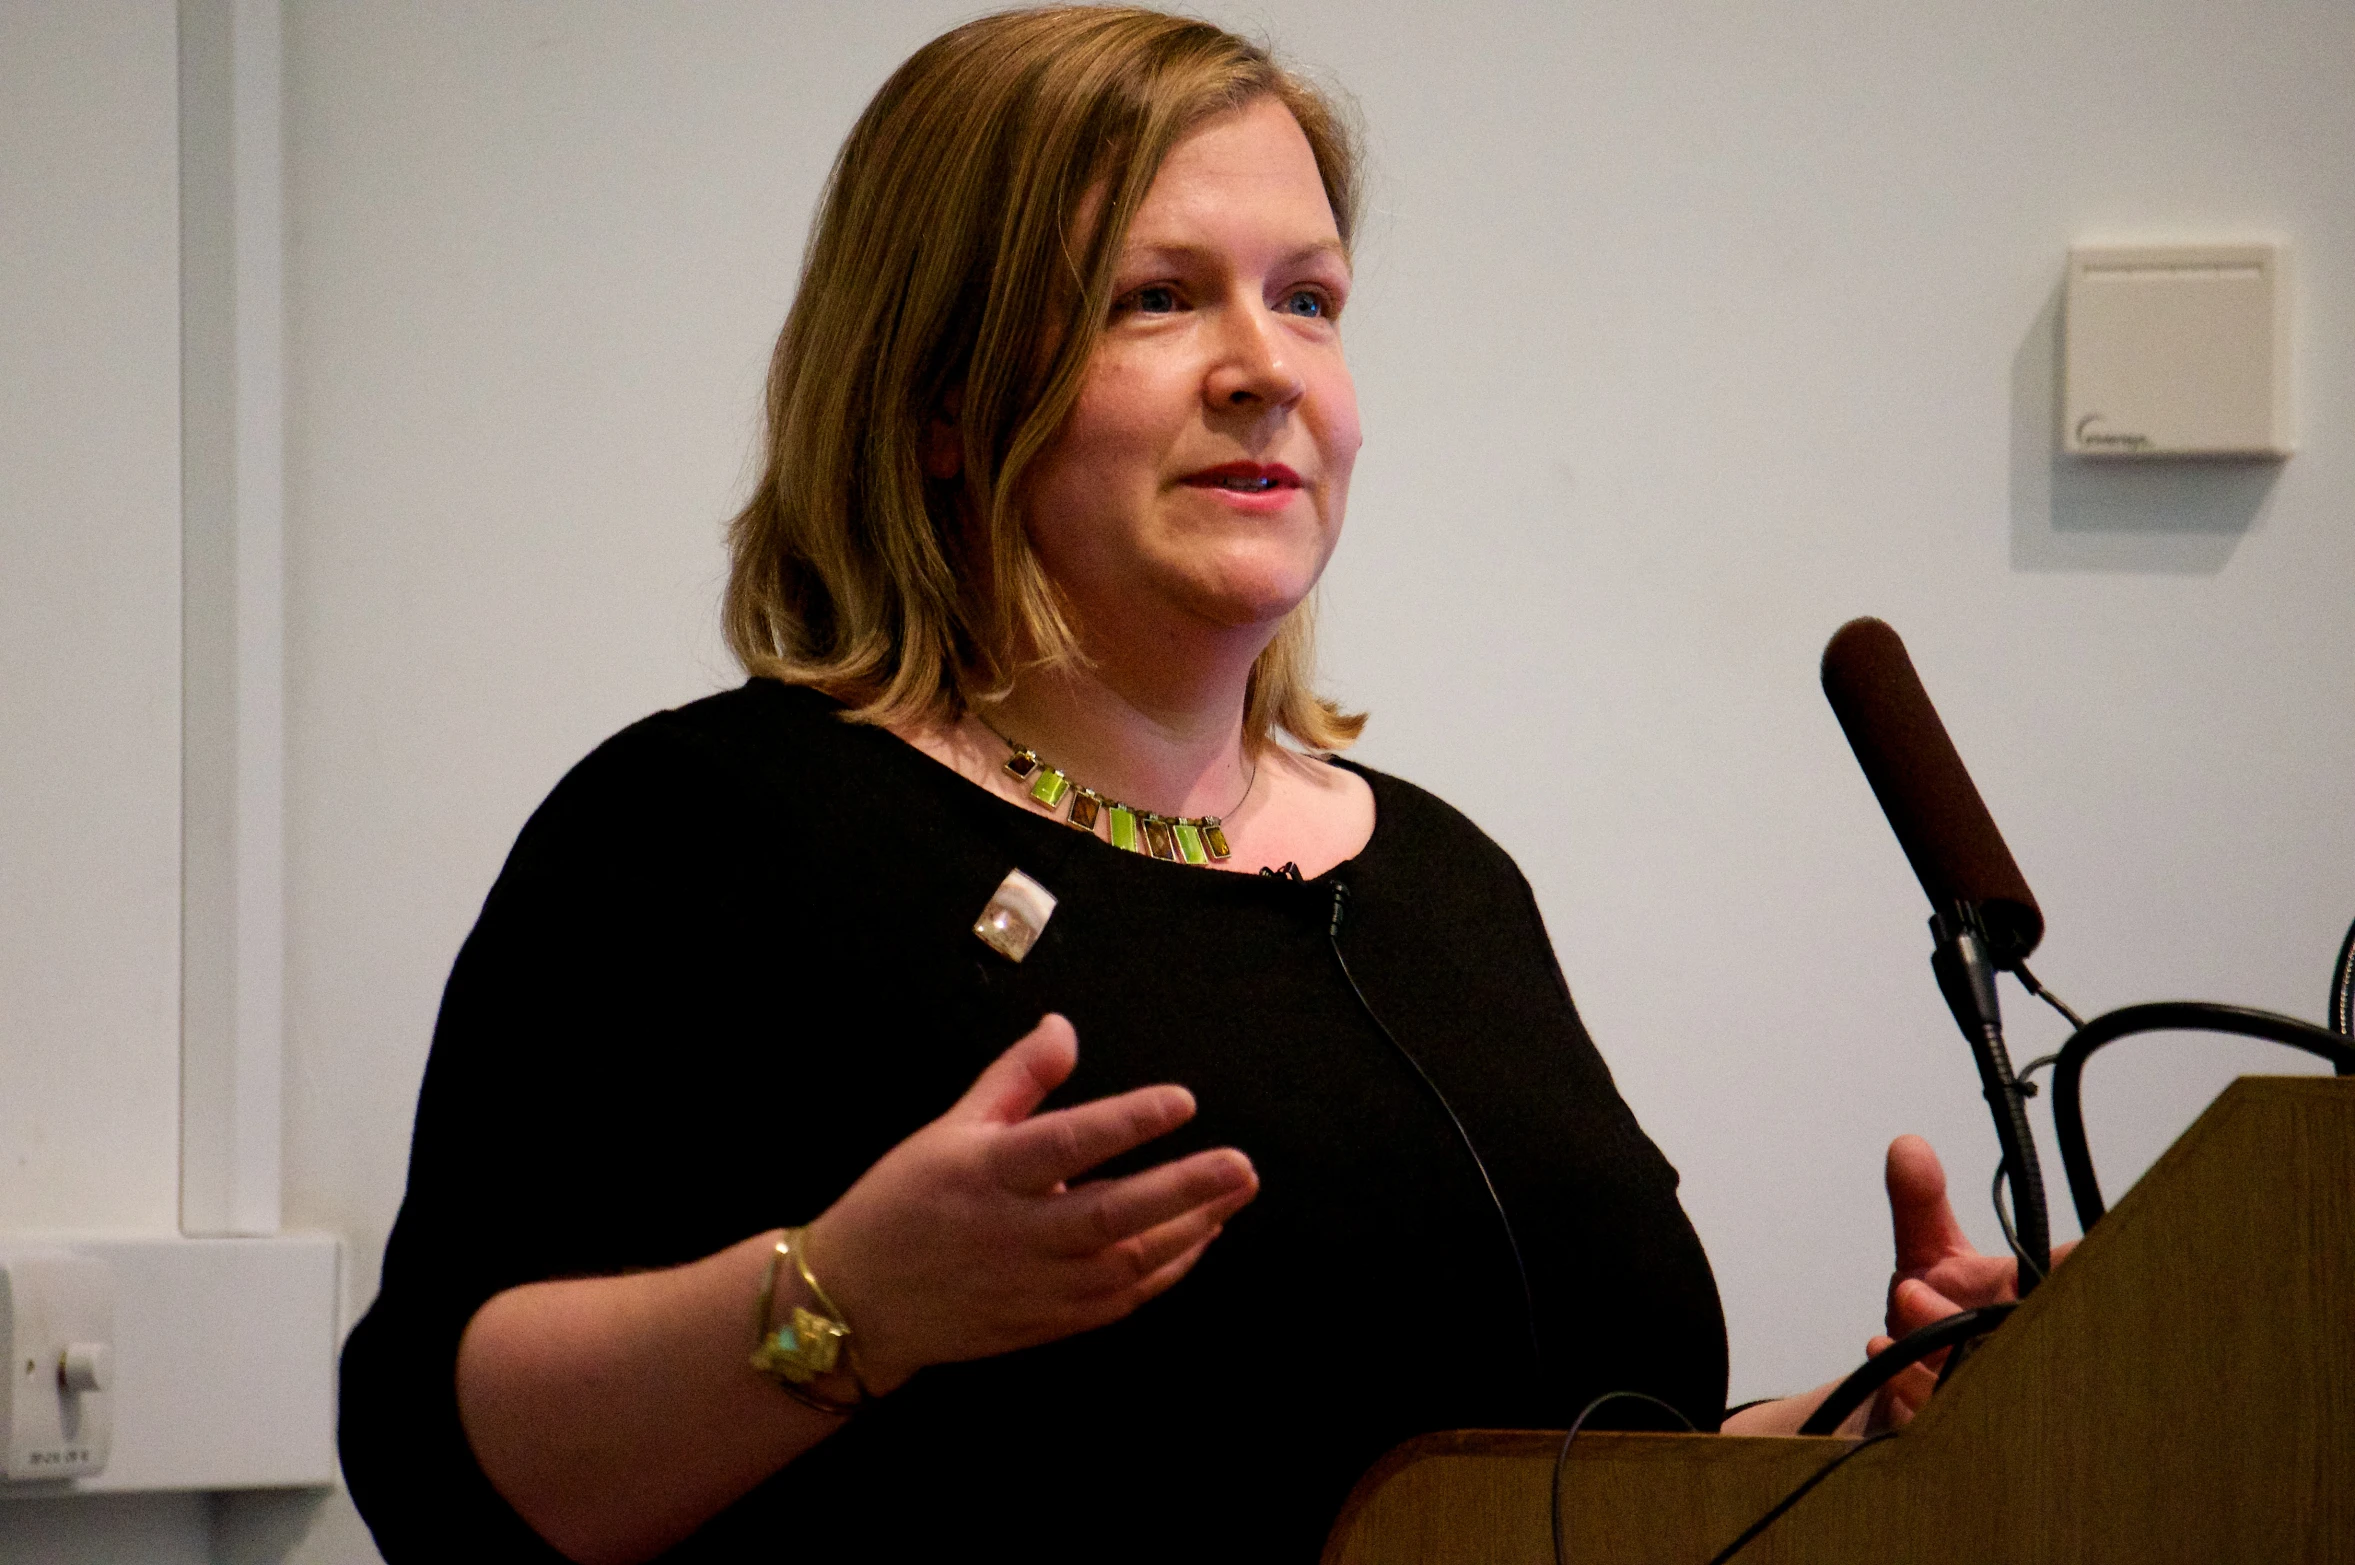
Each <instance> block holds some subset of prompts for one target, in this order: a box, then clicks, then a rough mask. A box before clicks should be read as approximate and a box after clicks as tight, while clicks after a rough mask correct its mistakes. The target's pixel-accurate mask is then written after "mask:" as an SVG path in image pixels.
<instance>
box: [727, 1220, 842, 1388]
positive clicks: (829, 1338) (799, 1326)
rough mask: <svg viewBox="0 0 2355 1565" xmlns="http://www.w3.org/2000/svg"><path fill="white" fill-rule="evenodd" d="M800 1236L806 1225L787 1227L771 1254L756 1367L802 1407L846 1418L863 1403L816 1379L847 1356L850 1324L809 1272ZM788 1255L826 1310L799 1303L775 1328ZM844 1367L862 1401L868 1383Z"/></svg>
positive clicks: (758, 1316) (756, 1321)
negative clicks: (820, 1386) (830, 1391)
mask: <svg viewBox="0 0 2355 1565" xmlns="http://www.w3.org/2000/svg"><path fill="white" fill-rule="evenodd" d="M801 1235H802V1230H801V1229H798V1228H788V1229H786V1230H785V1231H784V1235H783V1236H782V1237H781V1238H779V1239H778V1240H777V1248H776V1250H775V1252H774V1253H773V1254H771V1255H770V1257H769V1269H768V1273H767V1275H766V1277H765V1278H764V1279H763V1280H762V1282H761V1289H760V1301H759V1303H758V1304H756V1305H755V1306H754V1311H755V1313H754V1315H753V1322H752V1329H753V1334H754V1336H753V1348H752V1360H751V1362H752V1367H753V1368H754V1369H757V1370H759V1371H760V1372H761V1373H762V1374H764V1375H766V1376H768V1377H769V1378H770V1379H771V1380H774V1381H775V1382H776V1383H777V1384H778V1385H779V1386H780V1387H782V1388H783V1390H784V1392H785V1394H786V1395H787V1396H789V1397H791V1398H793V1400H794V1401H796V1402H799V1403H800V1404H801V1405H802V1406H804V1407H808V1408H814V1409H816V1410H817V1411H818V1412H821V1413H828V1414H831V1415H833V1416H834V1417H836V1418H847V1417H849V1416H850V1414H851V1412H852V1411H853V1410H854V1409H856V1408H857V1407H858V1405H859V1404H858V1401H850V1402H838V1401H836V1400H835V1399H834V1398H832V1397H829V1396H827V1395H825V1394H824V1393H823V1392H820V1391H819V1390H817V1389H816V1386H815V1384H814V1382H815V1381H816V1380H817V1379H818V1377H819V1376H821V1375H826V1374H831V1373H832V1372H833V1370H834V1367H835V1365H836V1364H837V1363H840V1362H841V1361H842V1358H843V1350H844V1349H845V1348H846V1347H847V1346H848V1345H849V1341H850V1327H849V1326H848V1325H847V1324H845V1323H844V1322H843V1321H842V1320H841V1319H840V1318H839V1316H840V1312H839V1311H838V1310H836V1309H835V1307H834V1304H833V1302H832V1301H831V1300H829V1299H828V1298H827V1297H826V1295H825V1293H824V1291H823V1290H821V1289H820V1288H819V1287H818V1280H817V1279H816V1278H815V1277H813V1276H811V1275H810V1268H809V1262H808V1261H806V1260H804V1259H802V1257H801V1255H800V1253H799V1249H800V1246H799V1244H798V1242H797V1241H799V1239H800V1238H801ZM788 1256H790V1257H792V1259H793V1263H794V1265H795V1267H796V1269H798V1270H799V1271H800V1273H801V1278H802V1281H803V1283H804V1284H805V1285H806V1286H807V1287H808V1288H809V1290H810V1297H811V1298H813V1299H815V1300H816V1301H817V1302H818V1304H819V1306H820V1307H821V1308H822V1309H824V1310H825V1311H826V1314H824V1315H820V1314H818V1313H817V1312H816V1311H814V1310H808V1309H804V1308H803V1307H802V1306H800V1305H798V1304H797V1305H795V1306H794V1307H793V1313H792V1314H791V1315H790V1316H788V1317H787V1318H786V1320H785V1323H784V1324H783V1325H781V1326H778V1327H777V1328H776V1329H774V1330H771V1329H770V1327H769V1316H770V1313H771V1312H772V1311H773V1310H774V1309H775V1308H776V1303H777V1278H778V1274H779V1272H780V1271H782V1269H783V1268H784V1265H785V1260H786V1258H787V1257H788ZM845 1367H849V1368H850V1375H851V1383H852V1384H853V1385H856V1386H857V1387H858V1388H859V1400H862V1401H863V1400H864V1399H865V1397H866V1394H867V1387H866V1383H865V1382H864V1381H863V1380H861V1379H860V1377H859V1373H858V1371H857V1369H856V1368H855V1367H851V1366H845Z"/></svg>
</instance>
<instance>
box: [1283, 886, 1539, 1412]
mask: <svg viewBox="0 0 2355 1565" xmlns="http://www.w3.org/2000/svg"><path fill="white" fill-rule="evenodd" d="M1348 906H1349V885H1348V882H1346V881H1340V880H1336V881H1334V882H1333V917H1332V921H1331V922H1330V923H1328V924H1327V925H1326V926H1325V940H1326V943H1327V944H1329V945H1330V946H1332V948H1333V961H1334V964H1335V965H1336V966H1338V967H1339V968H1340V969H1341V977H1342V981H1343V982H1345V983H1347V984H1348V985H1349V992H1350V993H1351V994H1353V995H1355V996H1357V1003H1358V1008H1359V1009H1360V1010H1362V1011H1364V1012H1365V1013H1366V1018H1367V1020H1369V1021H1371V1022H1372V1023H1373V1024H1374V1027H1375V1030H1377V1031H1378V1032H1380V1033H1381V1034H1382V1036H1383V1037H1385V1038H1387V1039H1389V1040H1390V1047H1391V1048H1393V1049H1396V1050H1397V1051H1398V1057H1399V1058H1400V1059H1402V1060H1404V1061H1406V1062H1407V1064H1408V1065H1410V1066H1412V1067H1413V1068H1414V1072H1415V1076H1416V1077H1417V1079H1419V1080H1420V1081H1421V1082H1422V1083H1423V1086H1424V1087H1425V1088H1426V1089H1427V1090H1428V1091H1429V1092H1430V1094H1431V1100H1432V1101H1433V1102H1434V1103H1437V1104H1438V1105H1439V1109H1440V1112H1441V1113H1443V1114H1445V1115H1446V1116H1447V1122H1448V1123H1449V1124H1450V1125H1453V1126H1454V1127H1455V1132H1456V1139H1457V1140H1458V1141H1460V1142H1462V1143H1463V1144H1464V1151H1465V1152H1466V1153H1467V1154H1468V1155H1469V1156H1470V1157H1471V1159H1472V1167H1473V1168H1474V1169H1476V1170H1477V1171H1478V1172H1479V1174H1480V1185H1481V1188H1482V1189H1484V1190H1486V1191H1487V1192H1488V1204H1489V1205H1490V1206H1493V1207H1495V1208H1496V1220H1497V1222H1498V1223H1499V1224H1500V1225H1502V1227H1503V1228H1504V1231H1505V1246H1506V1248H1508V1249H1510V1250H1511V1251H1512V1252H1513V1273H1514V1275H1515V1276H1517V1277H1519V1278H1520V1279H1521V1318H1522V1321H1523V1323H1524V1324H1525V1325H1526V1326H1527V1327H1528V1329H1529V1367H1530V1372H1531V1374H1532V1375H1533V1376H1540V1377H1542V1376H1543V1374H1544V1372H1545V1352H1544V1350H1543V1349H1542V1348H1540V1347H1539V1346H1538V1340H1537V1295H1536V1294H1535V1293H1534V1292H1532V1291H1531V1289H1530V1287H1529V1266H1528V1263H1527V1262H1526V1261H1524V1260H1522V1258H1521V1240H1520V1237H1519V1236H1518V1235H1516V1234H1515V1233H1514V1232H1513V1219H1512V1218H1511V1217H1510V1216H1508V1215H1507V1214H1506V1212H1505V1203H1504V1198H1503V1197H1502V1196H1500V1195H1498V1194H1497V1193H1496V1181H1495V1180H1493V1179H1491V1178H1489V1177H1488V1164H1487V1163H1486V1162H1485V1161H1483V1160H1482V1158H1481V1156H1480V1149H1479V1148H1478V1147H1476V1146H1474V1145H1473V1144H1472V1133H1471V1132H1470V1131H1468V1130H1466V1129H1465V1128H1464V1122H1463V1120H1462V1119H1461V1118H1460V1117H1459V1116H1458V1115H1457V1114H1456V1109H1455V1105H1454V1104H1452V1103H1450V1102H1448V1101H1447V1094H1446V1093H1444V1092H1442V1091H1440V1090H1439V1083H1437V1082H1436V1081H1433V1080H1432V1079H1431V1073H1430V1072H1429V1071H1427V1070H1425V1069H1423V1062H1422V1061H1421V1060H1418V1059H1416V1058H1415V1056H1414V1054H1413V1052H1412V1051H1411V1050H1409V1049H1408V1048H1407V1046H1406V1045H1405V1044H1403V1043H1400V1042H1399V1041H1398V1034H1396V1033H1394V1032H1392V1031H1391V1030H1390V1024H1389V1023H1388V1022H1386V1021H1384V1020H1382V1013H1381V1012H1379V1011H1377V1010H1375V1009H1374V1002H1373V1001H1371V1000H1369V999H1367V998H1366V992H1365V990H1363V989H1361V988H1359V987H1358V983H1357V975H1356V974H1355V973H1353V972H1351V971H1350V970H1349V958H1348V957H1346V956H1344V955H1343V954H1342V952H1341V921H1342V918H1343V916H1344V913H1345V911H1346V909H1347V908H1348Z"/></svg>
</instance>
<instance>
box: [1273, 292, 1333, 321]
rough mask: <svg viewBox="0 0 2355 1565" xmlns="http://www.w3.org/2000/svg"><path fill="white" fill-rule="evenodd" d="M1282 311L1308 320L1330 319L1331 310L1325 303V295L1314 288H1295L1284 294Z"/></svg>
mask: <svg viewBox="0 0 2355 1565" xmlns="http://www.w3.org/2000/svg"><path fill="white" fill-rule="evenodd" d="M1284 313H1285V314H1287V315H1298V316H1301V317H1303V318H1305V319H1308V320H1326V319H1330V318H1331V316H1332V314H1333V312H1332V310H1331V309H1330V308H1329V307H1328V306H1327V305H1326V303H1325V296H1324V295H1323V294H1321V293H1319V292H1318V291H1317V290H1316V289H1314V288H1295V289H1293V290H1292V292H1291V293H1290V294H1288V295H1286V296H1285V299H1284Z"/></svg>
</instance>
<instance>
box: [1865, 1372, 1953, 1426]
mask: <svg viewBox="0 0 2355 1565" xmlns="http://www.w3.org/2000/svg"><path fill="white" fill-rule="evenodd" d="M1937 1389H1938V1376H1937V1374H1936V1373H1935V1372H1934V1368H1933V1366H1932V1364H1931V1361H1930V1360H1927V1359H1925V1360H1924V1361H1923V1362H1921V1363H1919V1364H1908V1365H1907V1366H1906V1367H1905V1368H1904V1369H1902V1370H1899V1371H1898V1372H1897V1374H1896V1375H1895V1376H1894V1377H1893V1378H1892V1379H1891V1380H1890V1382H1889V1384H1888V1385H1886V1386H1884V1387H1882V1388H1881V1409H1880V1413H1881V1416H1880V1418H1879V1419H1878V1420H1877V1422H1878V1423H1879V1425H1880V1427H1882V1428H1884V1429H1897V1428H1902V1427H1904V1426H1905V1425H1906V1424H1909V1423H1911V1422H1912V1421H1913V1416H1914V1415H1915V1414H1916V1413H1919V1412H1920V1411H1921V1410H1922V1408H1923V1407H1924V1406H1925V1405H1927V1404H1928V1402H1929V1400H1930V1395H1931V1393H1933V1392H1935V1391H1936V1390H1937Z"/></svg>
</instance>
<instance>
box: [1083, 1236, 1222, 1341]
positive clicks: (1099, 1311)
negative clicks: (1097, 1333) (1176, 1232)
mask: <svg viewBox="0 0 2355 1565" xmlns="http://www.w3.org/2000/svg"><path fill="white" fill-rule="evenodd" d="M1219 1233H1220V1230H1219V1229H1217V1228H1212V1229H1211V1230H1210V1231H1209V1232H1207V1233H1204V1234H1202V1235H1200V1236H1199V1237H1197V1238H1196V1239H1195V1241H1194V1242H1193V1243H1192V1244H1190V1245H1188V1246H1187V1247H1186V1248H1185V1249H1183V1250H1181V1251H1179V1252H1178V1253H1177V1254H1176V1255H1175V1256H1173V1257H1171V1258H1170V1259H1169V1260H1167V1261H1164V1262H1162V1264H1161V1265H1159V1266H1157V1267H1155V1268H1154V1269H1153V1270H1152V1271H1150V1272H1148V1273H1146V1274H1145V1275H1144V1276H1142V1277H1140V1278H1138V1279H1137V1280H1136V1281H1135V1282H1134V1283H1132V1284H1130V1285H1129V1286H1128V1287H1125V1288H1117V1289H1114V1290H1112V1291H1110V1292H1107V1293H1099V1294H1096V1295H1093V1296H1092V1297H1090V1298H1087V1299H1085V1300H1082V1301H1081V1302H1080V1303H1079V1304H1078V1305H1077V1307H1076V1308H1075V1310H1074V1313H1073V1324H1072V1326H1071V1330H1072V1331H1075V1332H1078V1331H1093V1330H1095V1329H1096V1328H1097V1327H1098V1326H1109V1325H1111V1324H1112V1323H1113V1322H1114V1321H1116V1320H1119V1319H1121V1318H1122V1317H1123V1316H1125V1315H1127V1314H1129V1313H1130V1312H1131V1311H1133V1310H1135V1309H1136V1307H1137V1306H1138V1305H1140V1304H1143V1303H1144V1302H1145V1301H1146V1300H1147V1299H1153V1298H1158V1297H1159V1296H1160V1295H1162V1294H1164V1293H1166V1292H1168V1291H1169V1290H1170V1289H1171V1288H1172V1287H1174V1286H1175V1285H1176V1283H1177V1281H1178V1279H1179V1278H1181V1277H1183V1276H1185V1275H1186V1273H1188V1272H1190V1271H1192V1270H1193V1269H1194V1263H1195V1262H1196V1261H1199V1260H1201V1259H1202V1252H1203V1251H1205V1250H1207V1249H1209V1248H1210V1242H1211V1241H1212V1240H1213V1239H1216V1238H1217V1237H1218V1236H1219Z"/></svg>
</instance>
